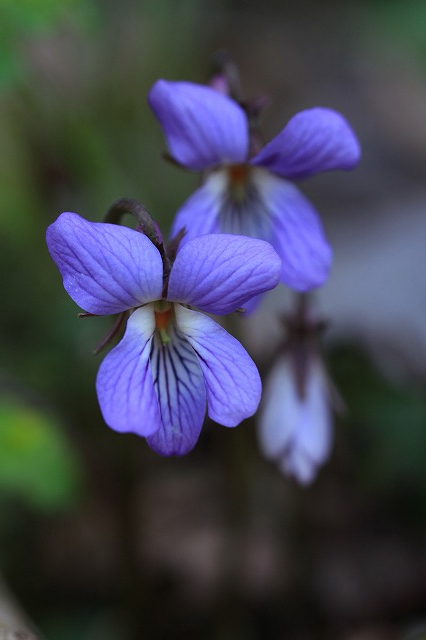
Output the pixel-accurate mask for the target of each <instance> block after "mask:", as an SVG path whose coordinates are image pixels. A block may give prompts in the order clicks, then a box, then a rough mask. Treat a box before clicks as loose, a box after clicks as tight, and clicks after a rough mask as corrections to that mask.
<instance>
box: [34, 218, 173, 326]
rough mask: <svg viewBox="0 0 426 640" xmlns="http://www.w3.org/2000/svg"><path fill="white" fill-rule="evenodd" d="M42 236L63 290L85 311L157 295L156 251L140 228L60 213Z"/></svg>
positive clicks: (122, 307)
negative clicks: (56, 268) (90, 220)
mask: <svg viewBox="0 0 426 640" xmlns="http://www.w3.org/2000/svg"><path fill="white" fill-rule="evenodd" d="M46 241H47V246H48V248H49V251H50V255H51V256H52V258H53V260H54V261H55V263H56V265H57V267H58V268H59V271H60V272H61V274H62V277H63V282H64V287H65V289H66V291H67V292H68V294H69V295H70V296H71V298H72V299H73V300H74V302H76V303H77V304H78V305H79V306H80V307H82V308H83V309H84V310H85V311H88V312H90V313H95V314H100V315H106V314H110V313H119V312H121V311H126V310H127V309H131V308H132V307H137V306H140V305H141V304H145V303H147V302H152V301H153V300H158V299H159V298H161V292H162V278H163V265H162V261H161V256H160V254H159V252H158V250H157V249H156V248H155V247H154V245H153V244H152V242H151V241H150V240H148V238H147V237H146V236H144V235H143V234H142V233H139V232H137V231H133V230H132V229H129V228H127V227H120V226H118V225H115V224H106V223H102V222H88V221H87V220H84V218H81V217H80V216H79V215H77V214H76V213H62V214H61V215H60V216H59V218H58V219H57V220H56V221H55V222H54V223H53V224H51V225H50V226H49V227H48V229H47V232H46Z"/></svg>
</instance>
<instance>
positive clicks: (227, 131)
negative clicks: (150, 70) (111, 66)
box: [148, 80, 248, 170]
mask: <svg viewBox="0 0 426 640" xmlns="http://www.w3.org/2000/svg"><path fill="white" fill-rule="evenodd" d="M148 100H149V103H150V106H151V108H152V110H153V111H154V113H155V115H156V116H157V118H158V120H159V121H160V124H161V126H162V128H163V132H164V135H165V137H166V140H167V144H168V147H169V149H170V153H171V154H172V156H173V157H174V158H175V159H176V160H177V161H178V162H180V163H181V164H183V165H184V166H185V167H188V168H189V169H194V170H200V169H208V168H210V167H214V166H216V165H219V164H222V163H228V162H243V161H244V160H245V159H246V157H247V153H248V122H247V118H246V115H245V113H244V111H243V110H242V109H241V107H240V106H239V105H238V104H237V103H236V102H234V100H231V99H230V98H228V97H227V96H224V95H222V94H220V93H219V92H217V91H215V90H214V89H212V88H211V87H207V86H204V85H199V84H193V83H191V82H168V81H166V80H158V81H157V82H156V83H155V84H154V86H153V87H152V89H151V91H150V94H149V98H148Z"/></svg>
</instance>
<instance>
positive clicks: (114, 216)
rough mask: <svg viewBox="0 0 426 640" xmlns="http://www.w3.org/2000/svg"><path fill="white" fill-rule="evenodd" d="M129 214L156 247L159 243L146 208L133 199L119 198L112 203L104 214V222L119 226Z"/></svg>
mask: <svg viewBox="0 0 426 640" xmlns="http://www.w3.org/2000/svg"><path fill="white" fill-rule="evenodd" d="M126 213H130V214H131V215H132V216H135V218H136V219H137V221H138V223H139V225H140V227H141V229H142V232H143V233H144V234H145V235H146V236H147V237H148V238H149V239H150V240H151V242H152V243H153V244H155V245H156V246H158V245H159V244H161V241H160V239H159V237H158V233H157V230H156V228H155V224H154V221H153V220H152V218H151V216H150V215H149V213H148V210H147V209H146V207H144V205H143V204H141V203H140V202H138V201H137V200H133V198H119V199H118V200H116V201H115V202H113V203H112V205H111V206H110V208H109V209H108V211H107V212H106V214H105V222H110V223H112V224H120V221H121V218H122V217H123V216H124V215H125V214H126Z"/></svg>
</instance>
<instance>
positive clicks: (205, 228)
mask: <svg viewBox="0 0 426 640" xmlns="http://www.w3.org/2000/svg"><path fill="white" fill-rule="evenodd" d="M225 188H226V184H225V178H224V175H223V173H222V172H221V171H214V172H213V173H212V174H211V175H210V176H209V177H208V178H207V180H206V181H205V182H204V184H203V185H202V186H201V187H199V188H198V189H197V190H196V191H194V193H193V194H192V195H191V196H190V197H189V198H188V199H187V200H186V201H185V202H184V203H183V205H182V206H181V207H180V209H178V211H177V213H176V216H175V218H174V221H173V224H172V230H171V233H170V236H171V237H172V238H173V237H174V236H175V235H177V234H178V233H179V231H180V230H181V229H185V231H186V233H185V235H184V237H183V238H182V240H181V246H183V245H184V244H186V242H188V240H191V239H192V238H197V237H198V236H203V235H205V234H207V233H219V232H220V228H219V215H220V209H221V204H222V199H223V193H224V191H225Z"/></svg>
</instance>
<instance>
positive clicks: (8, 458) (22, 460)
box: [0, 396, 80, 511]
mask: <svg viewBox="0 0 426 640" xmlns="http://www.w3.org/2000/svg"><path fill="white" fill-rule="evenodd" d="M79 477H80V470H79V467H78V464H77V459H76V456H75V455H74V454H73V452H72V450H71V448H70V444H69V442H67V440H66V439H65V437H64V435H63V433H62V425H61V424H59V423H58V422H57V421H55V420H54V418H53V417H52V416H51V415H49V414H48V413H47V412H46V411H43V410H42V409H40V408H36V407H32V406H29V405H24V404H21V403H19V402H18V401H17V400H13V399H12V398H11V397H6V396H0V492H1V494H3V496H5V495H7V496H10V497H13V498H15V499H16V498H19V499H20V500H22V501H23V502H24V503H27V505H29V506H32V507H34V508H37V509H40V510H44V511H52V510H56V509H63V508H65V507H68V506H69V505H70V504H72V503H73V502H74V501H75V500H76V498H77V496H78V493H79V485H80V481H79Z"/></svg>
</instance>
